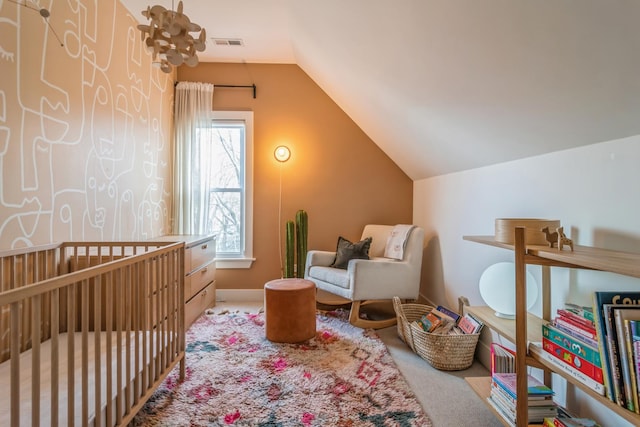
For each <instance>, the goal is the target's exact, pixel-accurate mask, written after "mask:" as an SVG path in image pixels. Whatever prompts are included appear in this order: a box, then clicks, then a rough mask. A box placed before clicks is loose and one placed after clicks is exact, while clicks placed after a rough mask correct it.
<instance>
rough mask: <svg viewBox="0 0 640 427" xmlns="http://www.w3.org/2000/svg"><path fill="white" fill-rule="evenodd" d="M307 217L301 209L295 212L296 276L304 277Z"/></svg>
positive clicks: (307, 230)
mask: <svg viewBox="0 0 640 427" xmlns="http://www.w3.org/2000/svg"><path fill="white" fill-rule="evenodd" d="M308 232H309V228H308V217H307V213H306V212H305V211H303V210H302V209H301V210H299V211H298V212H296V269H297V270H296V276H297V277H299V278H303V277H304V268H305V264H306V262H307V235H308Z"/></svg>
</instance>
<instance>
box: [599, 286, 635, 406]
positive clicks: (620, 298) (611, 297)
mask: <svg viewBox="0 0 640 427" xmlns="http://www.w3.org/2000/svg"><path fill="white" fill-rule="evenodd" d="M638 300H640V292H637V291H616V292H612V291H596V292H594V293H593V297H592V301H593V302H592V305H593V319H594V324H595V326H596V332H597V334H596V335H597V336H598V338H597V340H598V350H599V351H600V357H601V358H602V373H603V376H604V385H605V390H606V395H607V397H608V398H609V399H610V400H611V401H613V402H616V401H617V400H616V398H617V396H616V393H615V389H614V381H613V372H612V370H611V360H610V357H609V351H608V346H607V343H608V340H607V338H608V337H607V333H606V325H605V321H604V307H603V306H604V305H605V304H622V303H634V302H637V301H638Z"/></svg>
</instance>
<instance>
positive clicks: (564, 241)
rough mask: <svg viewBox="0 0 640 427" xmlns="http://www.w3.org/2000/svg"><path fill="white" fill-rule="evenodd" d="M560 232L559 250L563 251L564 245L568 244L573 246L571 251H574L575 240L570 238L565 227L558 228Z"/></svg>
mask: <svg viewBox="0 0 640 427" xmlns="http://www.w3.org/2000/svg"><path fill="white" fill-rule="evenodd" d="M556 231H557V232H558V250H559V251H561V250H562V247H563V246H564V245H567V246H569V247H570V248H571V252H573V241H572V240H571V239H569V238H568V237H567V236H565V234H564V227H559V228H556Z"/></svg>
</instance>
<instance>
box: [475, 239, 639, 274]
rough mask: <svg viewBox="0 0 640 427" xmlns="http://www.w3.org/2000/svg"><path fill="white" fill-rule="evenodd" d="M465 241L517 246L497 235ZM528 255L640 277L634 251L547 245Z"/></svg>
mask: <svg viewBox="0 0 640 427" xmlns="http://www.w3.org/2000/svg"><path fill="white" fill-rule="evenodd" d="M463 239H464V240H468V241H470V242H476V243H482V244H484V245H489V246H494V247H498V248H503V249H509V250H514V245H512V244H508V243H503V242H498V241H496V240H495V238H494V236H463ZM527 255H528V256H531V257H536V258H539V259H541V260H547V261H550V262H542V261H541V262H539V263H541V264H548V265H554V263H556V264H555V265H559V266H564V267H576V268H589V269H593V270H601V271H608V272H612V273H617V274H622V275H625V276H631V277H638V278H640V254H638V253H632V252H622V251H613V250H609V249H602V248H594V247H591V246H579V245H574V247H573V251H571V250H569V249H564V250H562V251H560V250H558V248H549V247H548V246H540V245H527Z"/></svg>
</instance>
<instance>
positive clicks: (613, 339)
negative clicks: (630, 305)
mask: <svg viewBox="0 0 640 427" xmlns="http://www.w3.org/2000/svg"><path fill="white" fill-rule="evenodd" d="M614 307H616V305H614V304H604V305H603V310H604V315H603V317H604V329H605V334H606V335H605V343H606V351H607V353H608V354H609V370H610V372H611V382H612V387H613V390H612V394H613V395H614V396H615V398H614V400H613V401H614V402H616V403H617V404H618V405H620V406H623V407H625V406H626V401H625V395H624V392H623V388H624V386H623V385H622V369H621V367H620V355H619V351H618V339H617V334H616V324H615V321H614V319H613V308H614Z"/></svg>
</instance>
